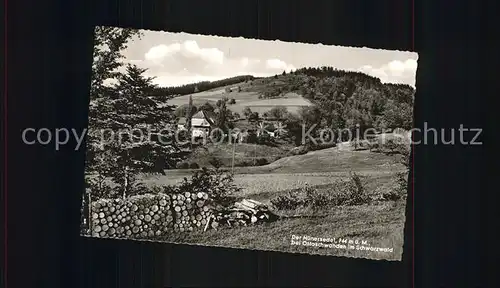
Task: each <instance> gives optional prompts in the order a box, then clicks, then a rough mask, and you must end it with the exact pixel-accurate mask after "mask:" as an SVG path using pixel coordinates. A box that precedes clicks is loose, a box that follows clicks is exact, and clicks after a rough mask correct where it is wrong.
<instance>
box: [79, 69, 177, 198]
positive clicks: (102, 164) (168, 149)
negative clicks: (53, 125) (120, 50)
mask: <svg viewBox="0 0 500 288" xmlns="http://www.w3.org/2000/svg"><path fill="white" fill-rule="evenodd" d="M144 72H146V70H145V69H140V68H138V67H137V66H135V65H128V66H127V67H126V72H125V73H124V74H122V75H119V77H118V84H117V86H116V87H115V91H116V92H115V93H113V94H110V95H107V97H106V96H101V97H99V99H97V100H95V101H93V103H92V105H91V106H90V111H89V133H88V135H89V137H88V140H89V145H88V150H89V154H88V156H89V157H90V159H88V171H91V172H95V173H96V174H97V175H99V177H98V179H102V178H106V177H111V178H112V179H113V182H114V183H115V184H117V185H118V189H119V190H118V191H115V194H114V195H110V196H117V195H116V192H118V193H119V194H120V196H121V197H126V196H128V195H131V194H133V193H137V191H139V190H140V188H141V187H140V185H138V183H137V181H136V178H135V176H136V175H137V173H138V172H142V171H144V172H159V173H162V172H163V168H164V163H165V161H168V159H166V158H170V160H175V159H172V158H178V149H177V148H176V146H175V143H173V141H172V137H171V135H168V133H167V135H165V133H160V131H165V129H166V128H168V127H169V125H171V124H173V120H174V117H173V107H172V106H165V105H159V104H158V103H157V102H156V101H155V100H154V99H153V98H151V97H150V96H149V93H150V92H151V91H152V90H153V89H154V88H155V85H153V84H152V80H153V78H149V77H145V76H143V73H144ZM106 130H107V131H110V132H111V131H112V135H113V139H111V141H102V139H101V138H103V137H102V136H103V135H102V133H103V131H106Z"/></svg>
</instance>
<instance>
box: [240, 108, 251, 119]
mask: <svg viewBox="0 0 500 288" xmlns="http://www.w3.org/2000/svg"><path fill="white" fill-rule="evenodd" d="M242 112H243V115H244V116H245V118H247V119H248V118H249V117H250V115H252V109H250V107H248V106H246V107H245V108H243V111H242Z"/></svg>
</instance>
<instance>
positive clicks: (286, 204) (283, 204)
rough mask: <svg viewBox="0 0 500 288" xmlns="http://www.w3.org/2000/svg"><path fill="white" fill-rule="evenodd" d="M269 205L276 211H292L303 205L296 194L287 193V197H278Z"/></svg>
mask: <svg viewBox="0 0 500 288" xmlns="http://www.w3.org/2000/svg"><path fill="white" fill-rule="evenodd" d="M271 204H272V205H273V206H274V207H276V209H278V210H294V209H297V208H298V207H299V206H302V205H303V201H302V200H301V199H300V198H299V197H298V196H297V194H295V193H293V192H292V191H289V192H288V194H287V195H279V196H278V197H275V198H273V199H271Z"/></svg>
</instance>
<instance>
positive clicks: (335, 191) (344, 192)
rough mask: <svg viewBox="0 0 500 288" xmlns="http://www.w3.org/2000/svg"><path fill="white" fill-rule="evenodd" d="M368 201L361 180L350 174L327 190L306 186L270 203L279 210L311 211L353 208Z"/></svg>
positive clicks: (368, 198) (369, 199)
mask: <svg viewBox="0 0 500 288" xmlns="http://www.w3.org/2000/svg"><path fill="white" fill-rule="evenodd" d="M329 188H330V187H329ZM370 201H371V198H370V197H369V195H367V193H366V191H365V189H364V187H363V183H362V181H361V178H360V177H359V176H358V175H357V174H355V173H353V174H351V176H350V179H349V180H348V181H337V182H335V183H334V184H333V185H332V187H331V189H328V190H325V189H323V190H319V189H317V188H316V187H312V186H308V185H306V186H305V187H303V188H299V189H296V190H293V191H291V192H289V193H288V195H280V196H278V197H276V198H273V199H271V203H272V204H273V205H274V206H275V207H276V208H277V209H281V210H283V209H296V208H298V207H300V206H302V207H310V208H313V209H318V208H325V207H329V206H342V205H347V206H354V205H362V204H366V203H369V202H370Z"/></svg>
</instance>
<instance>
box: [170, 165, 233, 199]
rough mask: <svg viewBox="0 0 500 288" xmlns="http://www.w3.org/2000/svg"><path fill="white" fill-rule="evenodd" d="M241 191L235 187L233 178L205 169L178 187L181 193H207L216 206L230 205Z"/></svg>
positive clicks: (217, 170) (223, 173)
mask: <svg viewBox="0 0 500 288" xmlns="http://www.w3.org/2000/svg"><path fill="white" fill-rule="evenodd" d="M239 190H240V189H239V188H238V187H237V186H236V185H234V181H233V176H232V175H231V174H230V173H225V172H223V171H221V170H219V169H207V168H205V167H203V168H202V169H200V170H197V171H195V172H194V173H193V175H192V176H191V179H187V178H184V180H183V181H182V182H181V184H179V185H178V191H179V192H190V193H197V192H206V193H207V194H208V195H209V197H210V199H211V200H212V201H213V203H214V204H219V205H223V206H226V205H228V204H230V202H231V199H232V197H231V196H233V195H234V194H235V193H237V192H238V191H239Z"/></svg>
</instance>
